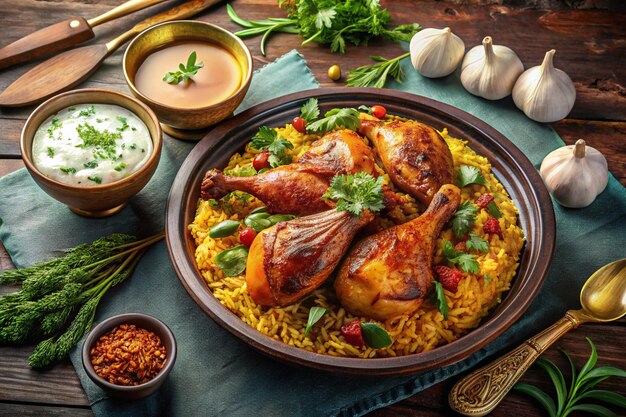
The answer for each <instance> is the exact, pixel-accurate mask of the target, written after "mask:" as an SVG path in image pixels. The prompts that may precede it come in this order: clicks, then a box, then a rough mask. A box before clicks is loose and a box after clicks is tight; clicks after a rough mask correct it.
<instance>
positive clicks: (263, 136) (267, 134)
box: [251, 126, 293, 168]
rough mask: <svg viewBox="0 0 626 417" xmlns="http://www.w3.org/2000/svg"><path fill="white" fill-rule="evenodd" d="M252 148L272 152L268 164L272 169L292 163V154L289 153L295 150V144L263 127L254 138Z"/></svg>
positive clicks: (274, 131) (273, 130)
mask: <svg viewBox="0 0 626 417" xmlns="http://www.w3.org/2000/svg"><path fill="white" fill-rule="evenodd" d="M251 146H252V147H253V148H254V149H257V150H259V151H263V150H265V149H267V150H268V151H269V152H270V157H269V158H268V162H269V163H270V166H271V167H272V168H276V167H278V166H281V165H287V164H290V163H291V154H289V153H288V152H287V151H288V150H290V149H293V144H292V143H291V142H289V141H288V140H287V139H285V138H283V137H280V136H278V132H276V130H275V129H272V128H270V127H267V126H261V127H260V128H259V131H258V132H257V134H256V135H255V136H254V137H253V138H252V144H251Z"/></svg>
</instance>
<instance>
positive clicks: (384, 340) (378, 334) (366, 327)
mask: <svg viewBox="0 0 626 417" xmlns="http://www.w3.org/2000/svg"><path fill="white" fill-rule="evenodd" d="M361 333H362V335H363V341H364V342H365V344H366V345H367V346H369V347H371V348H372V349H381V348H385V347H387V346H391V343H392V340H391V336H389V333H387V331H386V330H385V329H383V328H382V327H380V326H379V325H377V324H375V323H361Z"/></svg>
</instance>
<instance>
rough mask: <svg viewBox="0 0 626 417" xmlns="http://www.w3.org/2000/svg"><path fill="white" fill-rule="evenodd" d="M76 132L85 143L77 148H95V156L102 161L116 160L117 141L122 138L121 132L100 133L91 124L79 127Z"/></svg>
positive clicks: (104, 131) (106, 131)
mask: <svg viewBox="0 0 626 417" xmlns="http://www.w3.org/2000/svg"><path fill="white" fill-rule="evenodd" d="M76 131H77V132H78V136H79V137H80V138H81V139H82V141H83V143H82V144H80V145H76V147H77V148H83V149H84V148H93V153H94V156H97V157H98V158H100V159H107V158H110V159H114V158H115V141H116V140H117V139H121V137H122V135H121V134H120V133H119V132H116V133H111V132H109V131H108V130H103V131H99V130H97V129H96V128H95V127H93V126H92V125H90V124H89V123H83V124H80V125H78V127H76Z"/></svg>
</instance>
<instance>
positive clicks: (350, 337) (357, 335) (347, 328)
mask: <svg viewBox="0 0 626 417" xmlns="http://www.w3.org/2000/svg"><path fill="white" fill-rule="evenodd" d="M341 335H342V336H343V338H344V339H346V342H348V343H350V344H351V345H352V346H357V347H361V346H363V345H364V344H365V343H364V342H363V333H362V332H361V322H360V321H358V320H354V321H351V322H350V323H347V324H344V325H343V326H341Z"/></svg>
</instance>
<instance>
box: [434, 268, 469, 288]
mask: <svg viewBox="0 0 626 417" xmlns="http://www.w3.org/2000/svg"><path fill="white" fill-rule="evenodd" d="M434 270H435V273H436V274H437V279H438V281H439V282H441V285H443V288H445V289H446V290H448V291H450V292H454V293H455V292H456V291H457V290H458V289H459V281H461V278H463V274H462V273H461V271H459V270H458V269H454V268H450V267H449V266H445V265H437V266H435V267H434Z"/></svg>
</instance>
